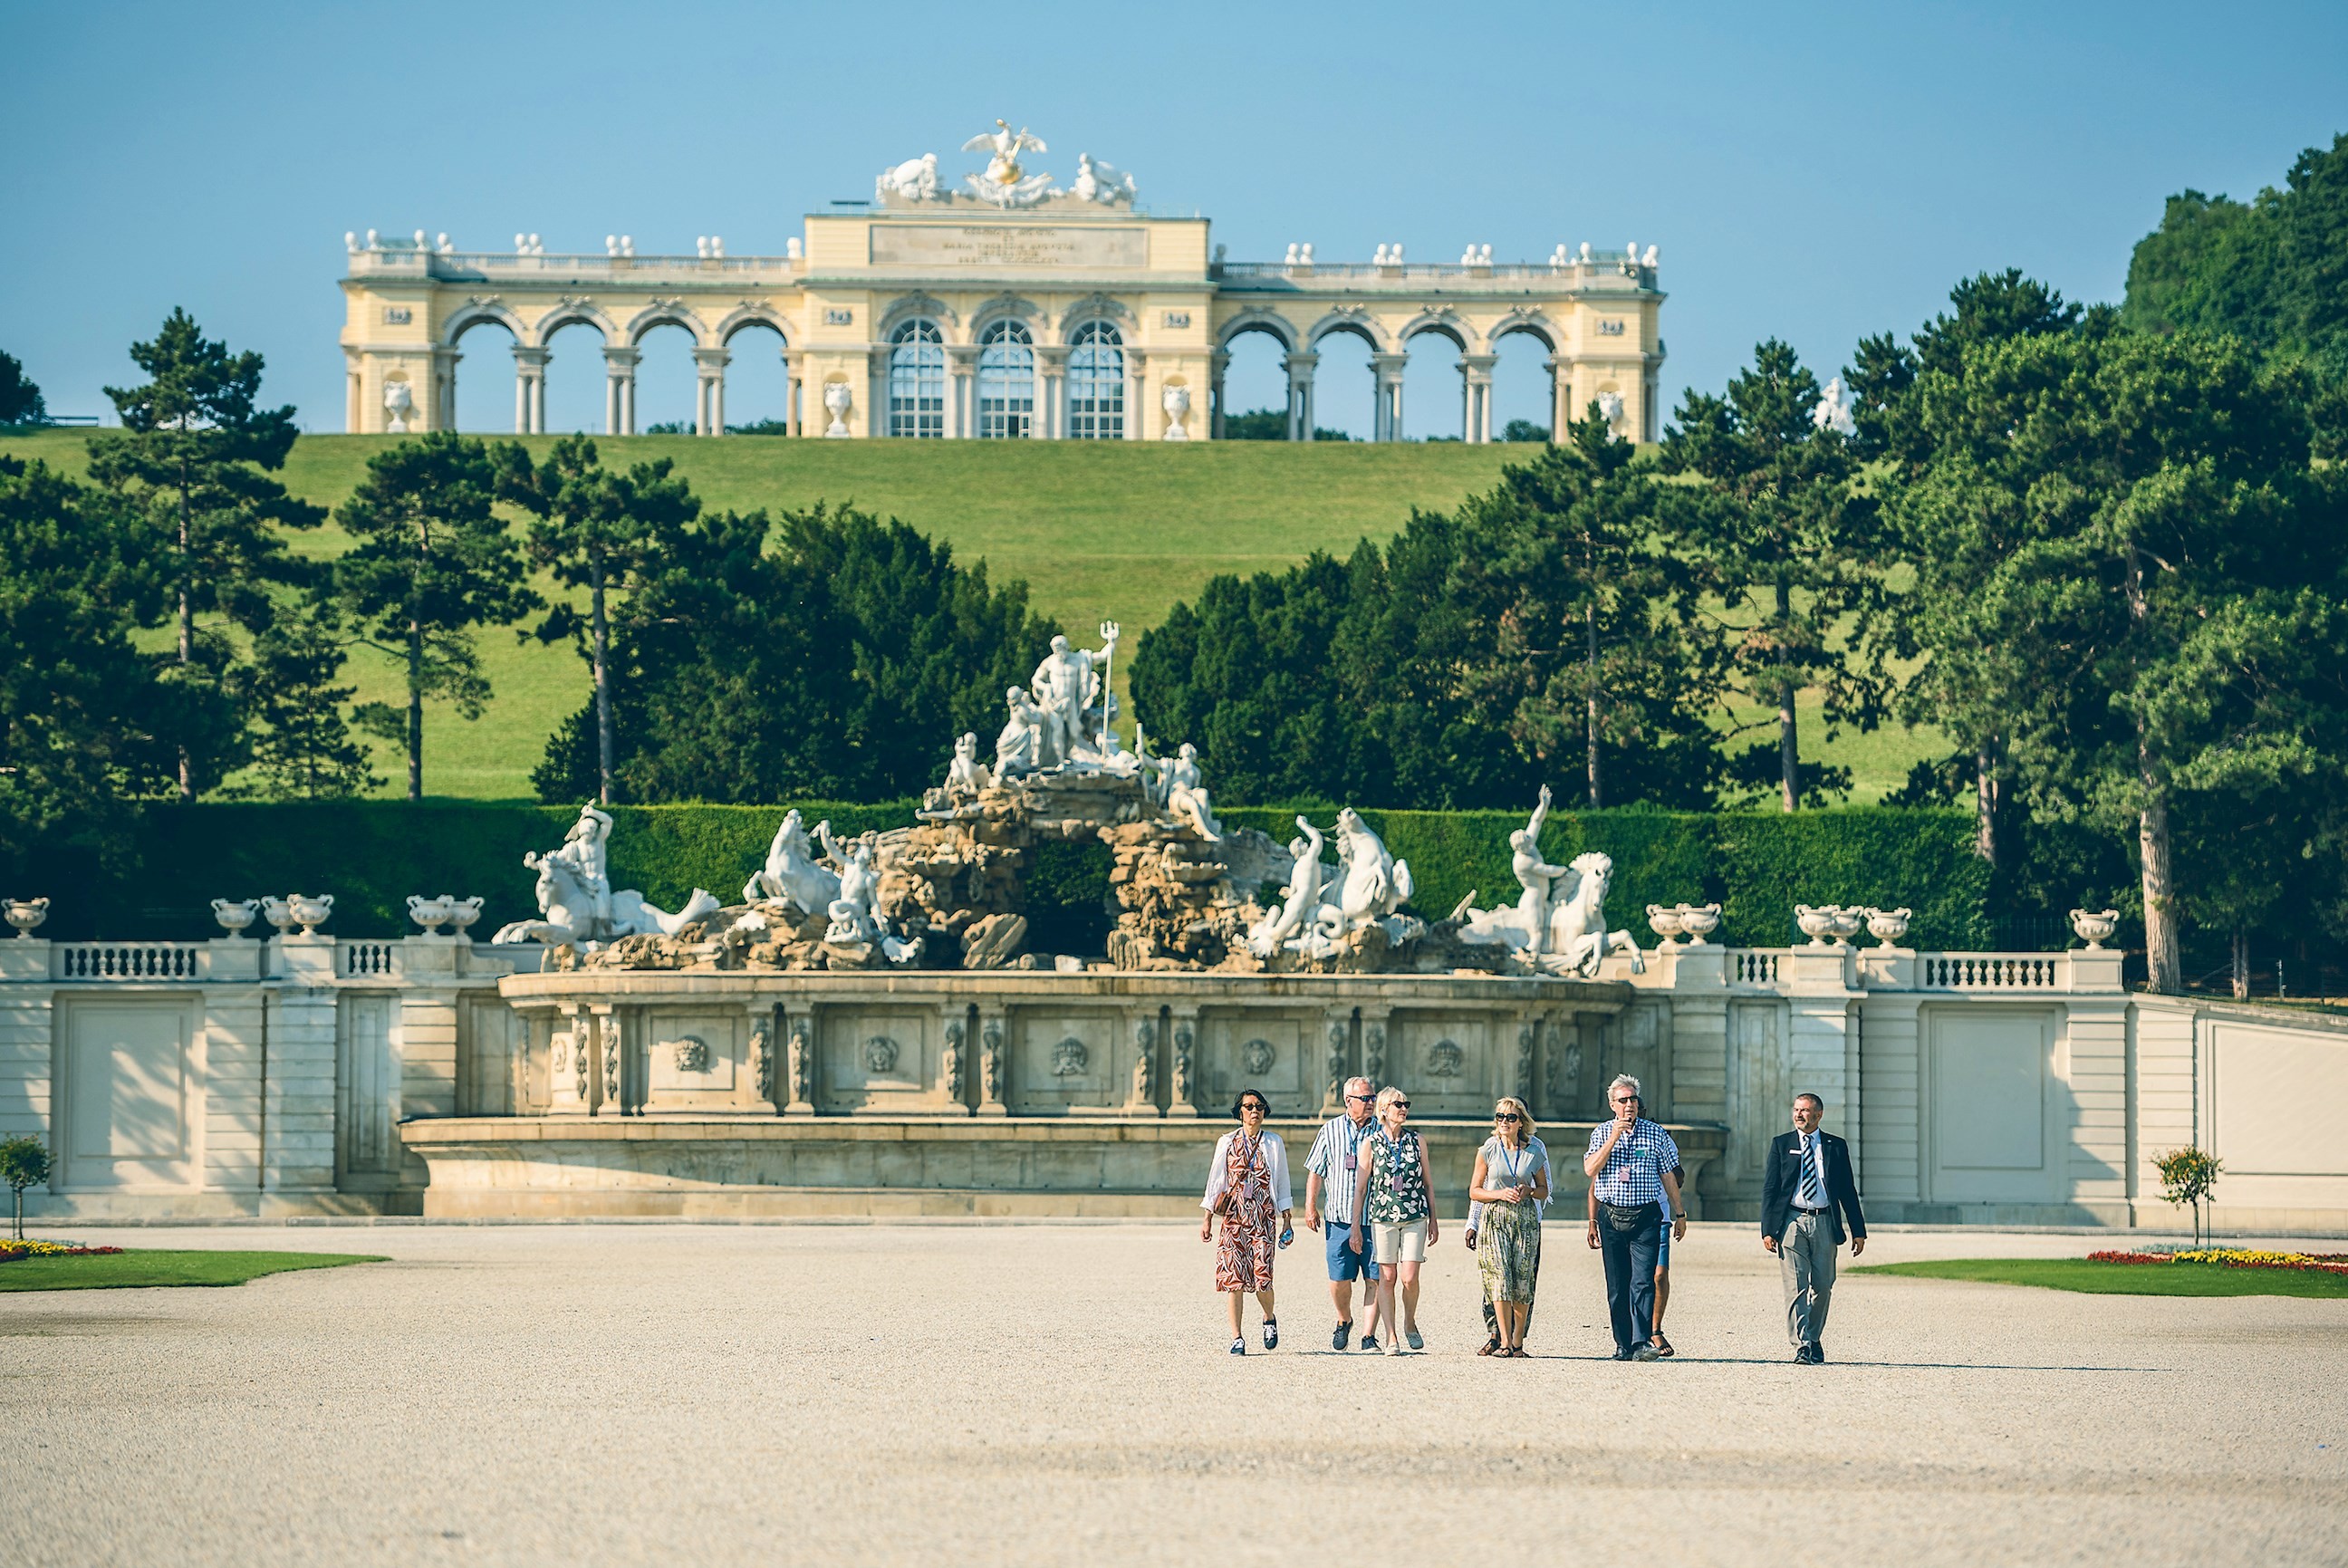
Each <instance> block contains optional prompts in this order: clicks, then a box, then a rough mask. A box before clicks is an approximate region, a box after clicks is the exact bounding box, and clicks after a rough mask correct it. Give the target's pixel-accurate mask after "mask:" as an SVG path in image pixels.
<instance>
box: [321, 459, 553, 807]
mask: <svg viewBox="0 0 2348 1568" xmlns="http://www.w3.org/2000/svg"><path fill="white" fill-rule="evenodd" d="M511 469H512V465H511V463H510V460H508V461H506V462H503V463H501V462H500V460H499V459H498V458H497V457H496V456H494V455H493V454H492V453H491V452H490V450H489V447H488V446H487V445H486V444H485V443H483V442H482V441H480V440H479V439H469V438H465V437H462V436H458V435H457V434H456V433H454V432H453V431H448V430H436V431H434V432H432V433H431V434H430V435H427V436H424V437H421V438H418V439H416V440H412V441H402V442H400V443H399V444H398V445H397V446H395V447H389V448H386V449H384V450H382V451H380V452H377V453H376V455H375V456H374V457H373V458H371V459H368V460H367V469H366V479H365V480H362V481H361V482H360V484H359V487H358V489H357V490H355V491H353V492H352V494H351V497H350V499H349V500H346V501H345V502H344V503H343V505H342V509H341V510H340V511H338V512H337V513H336V514H335V520H336V521H339V522H340V523H341V524H342V526H343V527H344V529H345V531H348V532H349V533H350V535H351V537H352V539H353V541H354V543H353V544H352V546H351V549H350V550H349V551H348V552H346V553H345V554H344V555H343V556H342V558H341V559H340V560H338V561H336V562H335V587H334V592H335V600H336V602H337V603H338V604H339V605H340V607H341V608H342V609H343V610H345V612H346V613H348V614H350V615H351V616H352V617H353V618H355V620H357V621H358V622H359V624H360V626H361V629H362V634H363V635H364V636H365V637H366V638H367V640H368V645H369V646H372V647H374V648H376V650H377V651H378V652H381V653H383V654H385V655H388V656H390V657H392V658H394V659H396V660H397V661H399V663H400V664H401V665H402V666H403V673H404V675H405V677H406V685H407V710H406V712H405V713H400V712H398V711H396V710H394V709H392V708H391V707H389V706H388V705H386V704H383V703H371V704H367V705H366V706H365V707H362V708H361V709H360V712H359V719H360V723H361V724H362V726H364V727H366V728H367V729H369V730H370V731H372V732H373V733H375V734H377V735H381V736H383V737H384V738H386V739H389V740H395V741H398V742H401V743H403V744H404V746H405V748H406V750H407V798H408V799H411V800H419V799H423V797H424V702H425V699H426V698H427V697H438V698H442V699H445V700H447V701H448V702H450V703H452V704H454V705H455V707H456V708H457V711H458V713H459V714H461V715H463V716H464V717H467V718H478V717H480V715H481V712H482V709H483V707H484V706H485V705H486V704H487V703H488V701H489V681H488V679H487V678H486V677H485V676H482V674H481V669H480V660H479V657H478V655H476V653H475V651H474V647H473V638H472V629H473V628H474V627H476V626H479V625H483V624H492V625H495V624H510V623H512V622H514V621H517V620H520V618H521V617H522V616H524V615H526V614H530V612H531V611H532V610H535V609H538V608H540V607H541V604H542V603H543V601H542V600H541V599H540V598H539V596H538V594H537V593H534V592H532V591H531V589H530V586H529V582H528V573H527V569H526V566H525V563H524V562H523V560H522V552H521V546H520V542H518V541H517V540H516V539H515V538H514V536H513V534H512V533H511V532H510V531H509V530H508V528H507V526H506V521H505V519H504V518H502V517H500V516H499V514H498V511H497V507H496V501H497V498H498V493H499V485H500V482H501V480H503V479H504V476H505V475H506V474H507V473H509V472H510V471H511Z"/></svg>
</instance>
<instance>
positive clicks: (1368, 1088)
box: [1345, 1078, 1378, 1094]
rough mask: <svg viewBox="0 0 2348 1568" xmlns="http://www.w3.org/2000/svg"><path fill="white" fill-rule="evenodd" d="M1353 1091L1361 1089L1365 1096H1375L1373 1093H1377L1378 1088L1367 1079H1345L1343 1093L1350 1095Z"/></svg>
mask: <svg viewBox="0 0 2348 1568" xmlns="http://www.w3.org/2000/svg"><path fill="white" fill-rule="evenodd" d="M1355 1089H1361V1090H1362V1091H1364V1092H1365V1093H1367V1094H1375V1093H1377V1092H1378V1086H1377V1085H1375V1084H1374V1083H1372V1082H1371V1081H1370V1080H1369V1079H1367V1078H1347V1079H1346V1080H1345V1092H1346V1093H1347V1094H1351V1093H1353V1092H1354V1090H1355Z"/></svg>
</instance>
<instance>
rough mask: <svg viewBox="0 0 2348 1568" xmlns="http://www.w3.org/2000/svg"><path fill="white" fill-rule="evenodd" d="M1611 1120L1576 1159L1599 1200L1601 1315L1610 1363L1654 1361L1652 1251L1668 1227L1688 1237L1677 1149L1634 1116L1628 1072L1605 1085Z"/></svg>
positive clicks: (1635, 1093) (1635, 1099) (1634, 1087)
mask: <svg viewBox="0 0 2348 1568" xmlns="http://www.w3.org/2000/svg"><path fill="white" fill-rule="evenodd" d="M1606 1102H1607V1104H1609V1105H1611V1106H1612V1107H1613V1109H1614V1118H1613V1119H1612V1120H1611V1121H1607V1122H1603V1123H1601V1124H1600V1125H1599V1126H1596V1127H1593V1128H1591V1130H1590V1152H1589V1153H1588V1154H1587V1155H1585V1156H1584V1157H1583V1159H1582V1161H1581V1171H1582V1174H1583V1175H1585V1176H1588V1177H1589V1178H1590V1184H1591V1191H1592V1192H1593V1193H1595V1194H1596V1197H1597V1201H1598V1213H1597V1239H1598V1248H1599V1252H1600V1254H1601V1256H1603V1257H1604V1259H1605V1260H1606V1312H1607V1315H1608V1316H1609V1317H1610V1318H1611V1319H1612V1322H1613V1329H1614V1359H1615V1360H1617V1361H1653V1360H1655V1359H1657V1358H1658V1357H1659V1355H1660V1352H1658V1351H1657V1350H1656V1348H1655V1346H1654V1344H1653V1336H1654V1332H1655V1254H1656V1253H1657V1251H1658V1249H1659V1248H1660V1246H1661V1243H1662V1238H1663V1233H1664V1231H1665V1230H1666V1229H1668V1230H1669V1231H1670V1233H1671V1237H1672V1239H1673V1241H1678V1240H1679V1239H1680V1238H1681V1237H1683V1236H1684V1235H1686V1234H1687V1212H1686V1210H1685V1208H1684V1206H1683V1204H1682V1202H1681V1199H1680V1188H1679V1179H1678V1178H1677V1177H1675V1176H1673V1174H1672V1172H1673V1171H1675V1170H1677V1169H1679V1164H1680V1150H1679V1145H1677V1144H1675V1143H1673V1141H1672V1135H1671V1134H1670V1133H1668V1132H1665V1131H1664V1130H1663V1129H1662V1128H1660V1127H1658V1126H1656V1125H1655V1124H1654V1123H1653V1122H1652V1121H1649V1120H1648V1119H1646V1118H1645V1117H1643V1116H1642V1115H1640V1114H1639V1080H1638V1079H1637V1078H1632V1077H1631V1076H1630V1075H1629V1074H1628V1073H1625V1074H1623V1075H1622V1076H1621V1077H1619V1078H1616V1079H1615V1080H1614V1081H1613V1082H1612V1084H1610V1085H1608V1086H1607V1089H1606Z"/></svg>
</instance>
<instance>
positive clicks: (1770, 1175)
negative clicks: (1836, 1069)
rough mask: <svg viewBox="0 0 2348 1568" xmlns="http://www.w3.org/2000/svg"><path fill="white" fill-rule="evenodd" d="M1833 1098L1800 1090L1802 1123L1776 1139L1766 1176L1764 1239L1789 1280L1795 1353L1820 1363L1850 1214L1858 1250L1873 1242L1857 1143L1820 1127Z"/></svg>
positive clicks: (1797, 1105)
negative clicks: (1855, 1163)
mask: <svg viewBox="0 0 2348 1568" xmlns="http://www.w3.org/2000/svg"><path fill="white" fill-rule="evenodd" d="M1826 1109H1827V1107H1826V1101H1824V1100H1822V1099H1819V1098H1818V1096H1817V1095H1814V1094H1799V1095H1796V1096H1795V1097H1794V1130H1793V1131H1791V1132H1782V1133H1779V1134H1778V1135H1777V1138H1776V1141H1775V1142H1773V1143H1771V1144H1770V1145H1769V1163H1768V1165H1767V1166H1766V1168H1765V1169H1764V1171H1763V1172H1762V1178H1761V1245H1762V1247H1763V1249H1764V1250H1766V1251H1768V1252H1773V1253H1776V1254H1777V1272H1778V1274H1779V1276H1780V1277H1781V1278H1782V1279H1783V1280H1784V1281H1785V1284H1786V1336H1787V1338H1788V1339H1790V1340H1792V1341H1793V1344H1794V1359H1795V1360H1797V1361H1798V1362H1801V1363H1802V1364H1803V1365H1804V1366H1807V1367H1816V1366H1818V1364H1819V1363H1820V1362H1822V1361H1824V1360H1825V1359H1826V1358H1827V1353H1826V1346H1825V1344H1824V1341H1825V1338H1826V1332H1827V1306H1828V1303H1829V1302H1830V1301H1831V1300H1832V1299H1833V1297H1834V1278H1835V1249H1836V1248H1837V1247H1838V1246H1840V1245H1842V1242H1843V1221H1844V1218H1845V1216H1848V1217H1849V1222H1850V1255H1851V1256H1853V1257H1857V1256H1858V1255H1859V1253H1863V1252H1865V1251H1866V1250H1867V1216H1866V1215H1865V1214H1863V1213H1861V1212H1859V1183H1858V1182H1857V1181H1854V1180H1853V1179H1852V1177H1851V1171H1850V1145H1849V1144H1848V1143H1845V1142H1844V1141H1843V1140H1841V1139H1839V1138H1837V1137H1836V1136H1835V1135H1834V1134H1833V1133H1831V1132H1824V1131H1821V1130H1819V1128H1818V1119H1820V1118H1821V1117H1823V1116H1824V1115H1826Z"/></svg>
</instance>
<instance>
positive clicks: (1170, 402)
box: [1161, 387, 1190, 441]
mask: <svg viewBox="0 0 2348 1568" xmlns="http://www.w3.org/2000/svg"><path fill="white" fill-rule="evenodd" d="M1161 401H1162V402H1163V404H1164V406H1165V408H1166V438H1167V439H1168V440H1169V441H1187V440H1189V438H1190V432H1189V431H1188V430H1186V429H1184V428H1182V421H1183V420H1185V419H1187V418H1189V417H1190V389H1189V387H1168V388H1166V395H1165V397H1163V398H1162V399H1161Z"/></svg>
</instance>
